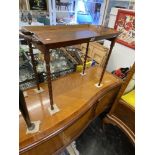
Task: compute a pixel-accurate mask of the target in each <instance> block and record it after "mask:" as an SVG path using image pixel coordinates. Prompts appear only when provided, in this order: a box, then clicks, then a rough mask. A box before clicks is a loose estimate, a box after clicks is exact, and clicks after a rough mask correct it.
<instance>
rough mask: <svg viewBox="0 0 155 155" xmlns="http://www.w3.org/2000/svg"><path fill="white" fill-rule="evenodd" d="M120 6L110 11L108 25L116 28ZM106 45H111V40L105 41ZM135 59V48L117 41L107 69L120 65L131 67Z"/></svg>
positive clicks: (113, 68) (116, 67)
mask: <svg viewBox="0 0 155 155" xmlns="http://www.w3.org/2000/svg"><path fill="white" fill-rule="evenodd" d="M117 12H118V8H112V9H111V12H110V20H109V24H108V27H110V28H114V25H115V20H116V16H117ZM104 45H105V46H106V47H109V46H110V42H109V41H105V44H104ZM134 61H135V50H134V49H131V48H129V47H127V46H124V45H122V44H119V43H115V46H114V48H113V51H112V54H111V56H110V59H109V62H108V65H107V70H108V71H109V72H111V71H113V70H115V69H118V68H120V67H130V66H131V65H132V64H133V63H134Z"/></svg>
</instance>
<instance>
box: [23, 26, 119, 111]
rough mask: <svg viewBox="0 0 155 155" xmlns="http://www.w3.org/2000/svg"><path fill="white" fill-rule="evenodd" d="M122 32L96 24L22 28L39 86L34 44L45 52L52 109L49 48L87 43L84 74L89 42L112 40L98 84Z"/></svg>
mask: <svg viewBox="0 0 155 155" xmlns="http://www.w3.org/2000/svg"><path fill="white" fill-rule="evenodd" d="M119 34H120V33H119V32H117V31H115V30H114V29H110V28H104V27H103V26H94V25H69V26H27V27H26V26H25V27H23V28H22V30H21V33H20V36H22V37H24V38H25V39H26V40H27V41H28V44H29V49H30V50H29V52H30V53H31V57H32V64H33V66H34V67H33V69H34V73H35V77H36V81H37V88H38V90H39V89H40V87H39V82H38V77H37V72H36V67H35V63H34V58H33V48H32V44H33V45H34V46H35V47H36V48H38V49H39V50H41V51H42V52H43V54H44V59H45V63H46V71H47V81H48V90H49V91H48V92H49V98H50V105H51V109H52V110H53V109H54V108H53V93H52V82H51V77H50V73H51V72H50V65H49V63H50V55H49V49H53V48H60V47H64V46H70V45H75V44H82V43H87V47H86V54H85V60H84V65H83V71H82V75H84V74H85V67H86V59H87V54H88V48H89V42H90V41H97V40H102V39H108V40H110V41H111V46H110V50H109V53H108V56H107V59H106V62H105V65H104V66H103V70H102V72H101V76H100V78H99V82H98V86H100V84H101V82H102V78H103V75H104V72H105V69H106V66H107V63H108V60H109V57H110V54H111V52H112V48H113V46H114V44H115V40H116V37H117V36H118V35H119Z"/></svg>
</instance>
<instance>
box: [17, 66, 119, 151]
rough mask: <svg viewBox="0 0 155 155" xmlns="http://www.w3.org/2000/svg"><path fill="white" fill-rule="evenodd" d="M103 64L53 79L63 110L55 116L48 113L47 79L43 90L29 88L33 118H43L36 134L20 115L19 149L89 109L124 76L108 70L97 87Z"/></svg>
mask: <svg viewBox="0 0 155 155" xmlns="http://www.w3.org/2000/svg"><path fill="white" fill-rule="evenodd" d="M101 70H102V68H100V67H91V68H90V69H87V70H86V74H87V75H86V76H81V75H80V73H79V72H76V73H72V74H69V75H66V76H64V77H61V78H59V79H57V80H55V81H52V85H53V96H54V103H56V105H57V106H58V107H59V109H60V111H59V112H58V113H56V114H54V115H53V116H51V115H50V114H49V111H48V107H50V103H49V97H48V87H47V84H46V83H43V84H41V87H42V88H43V89H44V92H42V93H40V94H36V93H35V92H34V91H33V89H32V88H31V89H29V90H27V94H28V97H26V98H25V100H26V103H27V107H28V110H29V114H30V117H31V120H32V121H34V120H35V121H36V120H40V121H41V126H40V131H39V132H37V133H35V134H26V124H25V121H24V119H23V117H22V116H21V115H20V118H19V126H20V128H19V141H20V149H23V148H26V147H27V146H29V145H33V144H34V143H37V142H39V141H41V139H42V138H46V137H48V135H49V134H50V135H52V134H55V133H57V131H60V130H61V129H62V128H64V127H65V126H66V124H68V123H69V122H70V120H71V119H74V118H77V117H78V116H79V115H80V114H81V113H84V111H87V109H89V107H90V106H92V105H93V104H94V102H92V101H93V99H94V98H98V97H99V96H100V95H102V96H103V94H104V93H106V91H107V90H109V89H113V87H114V86H116V85H120V83H121V80H120V79H118V78H117V77H115V76H113V75H112V74H110V73H108V72H105V75H104V78H103V86H102V87H100V88H97V87H95V85H94V84H95V83H97V82H98V80H99V77H100V73H101Z"/></svg>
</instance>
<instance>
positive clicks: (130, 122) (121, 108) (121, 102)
mask: <svg viewBox="0 0 155 155" xmlns="http://www.w3.org/2000/svg"><path fill="white" fill-rule="evenodd" d="M134 72H135V64H134V65H133V66H132V68H131V69H130V71H129V73H128V75H127V77H126V79H125V82H124V83H123V84H122V87H121V89H120V91H119V93H118V95H117V97H116V99H115V101H114V104H113V106H112V108H111V110H110V112H109V114H107V117H106V118H105V119H104V120H103V121H104V122H105V123H112V124H114V125H117V126H118V127H119V128H120V129H122V131H123V132H125V134H126V135H127V136H128V137H129V138H130V140H131V142H132V143H133V144H134V143H135V107H134V105H133V104H130V103H128V102H127V100H125V97H124V96H126V95H127V94H125V95H124V96H123V94H124V91H125V90H126V88H127V86H128V84H129V82H130V80H131V78H132V77H133V75H134ZM133 91H134V90H133ZM130 93H134V92H130ZM128 94H129V93H128ZM133 100H134V99H133ZM133 102H134V101H133Z"/></svg>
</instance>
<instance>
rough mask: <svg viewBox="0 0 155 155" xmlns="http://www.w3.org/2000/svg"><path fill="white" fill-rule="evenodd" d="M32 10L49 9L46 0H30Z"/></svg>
mask: <svg viewBox="0 0 155 155" xmlns="http://www.w3.org/2000/svg"><path fill="white" fill-rule="evenodd" d="M28 1H29V7H30V10H47V1H46V0H28Z"/></svg>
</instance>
